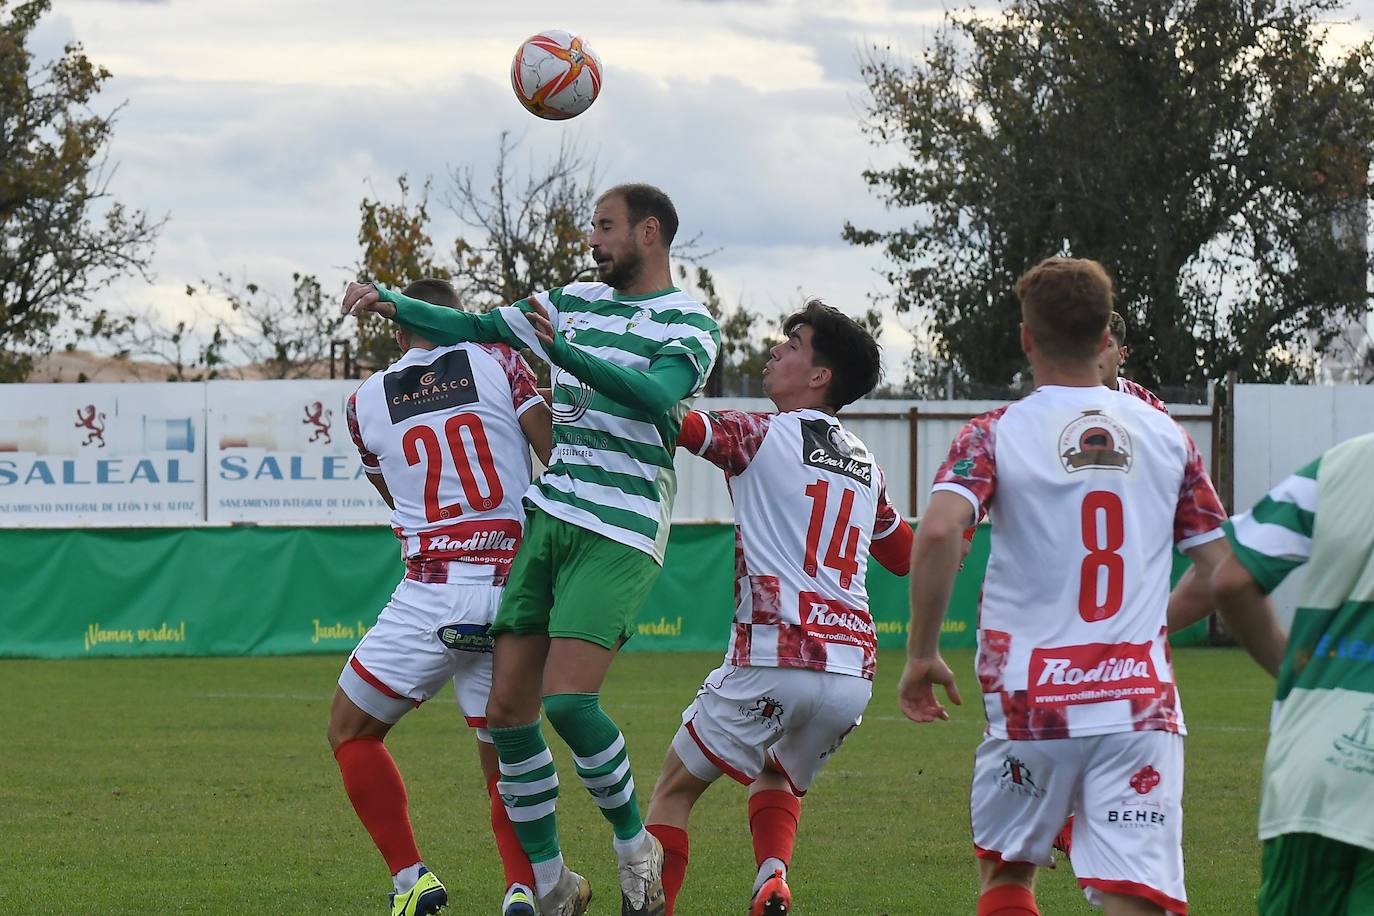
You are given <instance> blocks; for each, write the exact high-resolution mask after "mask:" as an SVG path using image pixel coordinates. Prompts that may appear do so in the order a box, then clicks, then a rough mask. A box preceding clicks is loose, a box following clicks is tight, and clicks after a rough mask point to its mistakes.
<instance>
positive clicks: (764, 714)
mask: <svg viewBox="0 0 1374 916" xmlns="http://www.w3.org/2000/svg"><path fill="white" fill-rule="evenodd" d="M749 714H750V715H753V716H757V717H758V718H760V719H767V720H769V721H775V722H777V723H778V724H779V725H781V724H782V704H781V703H779V702H778V701H777V700H775V699H773V698H772V697H769V696H762V697H759V698H758V699H757V700H755V701H754V705H753V706H751V707H750V708H749Z"/></svg>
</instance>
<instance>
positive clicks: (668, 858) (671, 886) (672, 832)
mask: <svg viewBox="0 0 1374 916" xmlns="http://www.w3.org/2000/svg"><path fill="white" fill-rule="evenodd" d="M644 829H645V830H647V831H649V832H650V833H652V834H653V835H654V836H655V837H657V838H658V841H659V842H660V843H662V844H663V896H664V897H665V898H667V903H668V909H667V912H666V913H665V916H673V907H674V906H675V905H676V904H677V895H678V892H679V891H681V890H682V882H683V881H684V880H685V879H686V877H687V847H688V843H687V831H686V830H683V829H682V828H680V827H670V826H668V825H667V824H646V825H644Z"/></svg>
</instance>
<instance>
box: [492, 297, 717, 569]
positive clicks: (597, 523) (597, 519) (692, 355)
mask: <svg viewBox="0 0 1374 916" xmlns="http://www.w3.org/2000/svg"><path fill="white" fill-rule="evenodd" d="M533 298H535V299H537V300H538V301H539V302H540V303H541V304H542V305H543V306H544V307H545V308H546V309H547V310H548V312H549V318H550V320H551V321H552V322H553V326H554V328H555V330H556V331H557V332H558V333H559V334H560V335H561V336H562V337H563V339H564V340H565V341H566V342H567V343H568V344H569V345H571V346H572V347H573V348H574V349H577V350H582V351H584V352H586V353H587V354H589V355H592V356H596V357H600V358H601V359H604V360H607V361H609V362H612V363H616V364H618V365H621V366H626V367H628V368H630V369H639V370H647V369H648V368H649V365H650V363H651V362H652V361H653V360H654V359H655V358H661V357H665V356H685V357H687V359H688V360H690V362H691V364H692V365H693V366H694V367H695V369H696V382H695V384H694V385H693V386H692V390H691V392H690V394H689V395H688V396H687V397H686V398H683V399H682V400H680V401H678V402H677V403H676V404H675V405H673V406H672V407H671V408H670V409H669V410H668V411H667V412H666V413H664V414H663V415H657V416H656V415H652V414H650V413H648V412H646V411H643V410H639V409H636V408H633V407H628V406H626V405H624V404H622V403H619V402H617V401H614V400H612V399H611V398H609V397H607V396H605V395H604V394H602V393H600V392H598V391H596V390H594V389H593V388H592V387H590V386H589V385H587V384H585V383H584V382H582V381H579V380H578V379H577V378H576V377H574V376H573V375H572V374H571V373H570V372H568V371H566V370H565V369H563V368H560V367H559V365H558V358H557V356H556V354H555V355H550V354H549V353H547V352H546V351H545V348H544V346H543V344H542V343H541V342H540V341H539V339H538V338H537V337H536V336H535V335H534V329H533V327H532V326H531V324H530V322H529V320H528V319H527V318H526V316H525V311H524V310H523V309H521V307H520V304H519V303H517V304H516V305H513V306H507V307H505V308H501V309H497V310H496V311H495V312H494V313H493V314H496V315H497V316H498V320H500V321H502V322H503V323H504V324H505V325H506V327H507V328H508V329H509V331H510V333H511V334H513V335H514V336H515V337H517V338H519V340H520V341H521V342H522V343H523V344H524V345H525V346H527V347H530V348H531V349H533V350H534V351H535V352H536V353H537V354H539V355H540V356H541V357H542V358H544V359H545V360H546V361H547V362H549V364H550V365H551V366H552V367H553V369H552V381H553V443H554V449H553V455H552V457H551V459H550V461H549V468H548V470H546V471H545V472H544V473H543V474H541V475H540V476H539V478H538V480H536V481H535V483H534V485H533V486H532V487H531V488H530V491H529V493H528V494H527V495H528V498H529V499H530V500H531V501H532V502H533V503H534V504H535V505H537V506H539V507H540V508H541V509H543V510H544V511H545V512H547V513H549V514H550V515H552V516H554V517H556V518H560V519H563V520H564V521H566V522H569V523H571V524H574V525H577V526H579V527H581V528H585V529H587V530H589V531H594V532H596V533H597V534H601V535H604V536H605V537H608V538H611V539H613V540H616V541H620V542H621V543H623V544H628V545H629V546H631V547H635V548H637V549H639V550H642V551H644V552H645V553H648V554H650V555H651V556H653V558H654V559H655V560H657V561H658V562H659V563H662V562H663V554H664V550H665V549H666V547H667V544H668V531H669V523H670V519H671V516H672V511H673V499H674V497H675V496H676V494H677V474H676V472H675V470H674V467H673V452H674V450H675V449H676V448H677V437H678V431H679V429H680V428H681V426H682V419H683V417H685V416H686V415H687V411H688V410H689V409H691V405H692V402H693V401H694V400H695V399H696V396H697V395H698V394H699V393H700V391H701V389H702V387H703V386H704V385H705V384H706V378H707V376H709V375H710V374H711V367H712V366H713V365H714V364H715V361H716V354H717V352H718V351H719V349H720V329H719V328H718V327H717V325H716V321H715V319H714V318H712V317H711V314H710V312H708V311H707V310H706V307H705V306H703V305H702V304H701V303H699V302H697V301H696V300H695V299H693V298H692V297H691V296H689V295H687V294H686V293H684V292H682V291H681V290H679V289H666V290H663V291H661V292H657V293H650V294H648V295H644V296H622V295H620V294H619V293H617V292H616V291H615V290H613V289H612V288H611V287H609V286H607V285H606V284H604V283H573V284H570V285H568V286H565V287H562V288H560V289H553V290H550V291H548V292H547V293H539V294H538V295H537V296H535V297H533Z"/></svg>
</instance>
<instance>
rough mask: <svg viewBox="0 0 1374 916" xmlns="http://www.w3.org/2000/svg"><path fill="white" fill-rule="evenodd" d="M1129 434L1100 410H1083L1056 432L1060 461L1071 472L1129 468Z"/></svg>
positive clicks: (1126, 469) (1124, 469)
mask: <svg viewBox="0 0 1374 916" xmlns="http://www.w3.org/2000/svg"><path fill="white" fill-rule="evenodd" d="M1131 451H1132V450H1131V434H1130V433H1128V432H1127V431H1126V427H1124V426H1122V425H1121V424H1120V423H1118V422H1116V421H1115V420H1113V419H1112V418H1111V417H1109V416H1107V415H1106V414H1104V413H1103V412H1102V411H1100V410H1085V411H1083V415H1082V416H1080V417H1078V418H1077V419H1075V420H1074V421H1073V422H1072V423H1070V424H1069V425H1068V426H1066V427H1064V431H1063V432H1062V433H1060V434H1059V460H1060V461H1062V462H1063V464H1064V470H1066V471H1068V472H1069V473H1070V474H1073V473H1075V472H1076V471H1083V470H1086V469H1088V468H1098V469H1102V470H1108V471H1129V470H1130V469H1131Z"/></svg>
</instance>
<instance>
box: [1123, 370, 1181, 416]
mask: <svg viewBox="0 0 1374 916" xmlns="http://www.w3.org/2000/svg"><path fill="white" fill-rule="evenodd" d="M1116 390H1117V391H1120V392H1121V393H1122V394H1129V395H1130V396H1131V397H1133V398H1139V399H1140V400H1142V401H1144V402H1145V403H1146V404H1149V405H1150V406H1151V407H1153V408H1154V409H1155V410H1162V411H1164V412H1165V413H1168V412H1169V408H1168V407H1166V406H1165V404H1164V402H1163V401H1161V400H1160V399H1159V397H1158V396H1157V395H1156V394H1155V393H1154V392H1153V391H1151V390H1150V389H1148V388H1146V387H1145V386H1144V385H1138V384H1136V383H1135V382H1133V381H1131V380H1130V379H1128V378H1118V379H1117V380H1116Z"/></svg>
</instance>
